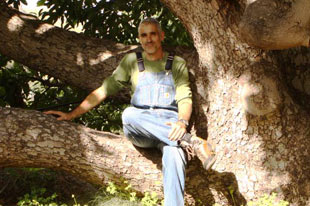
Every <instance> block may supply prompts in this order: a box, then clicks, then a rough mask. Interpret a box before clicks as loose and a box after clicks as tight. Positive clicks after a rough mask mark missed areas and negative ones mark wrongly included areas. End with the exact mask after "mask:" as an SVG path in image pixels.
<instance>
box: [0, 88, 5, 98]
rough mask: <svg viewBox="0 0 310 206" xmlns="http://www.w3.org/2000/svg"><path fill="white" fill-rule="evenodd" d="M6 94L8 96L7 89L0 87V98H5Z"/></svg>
mask: <svg viewBox="0 0 310 206" xmlns="http://www.w3.org/2000/svg"><path fill="white" fill-rule="evenodd" d="M5 94H6V91H5V88H4V87H0V97H3V96H5Z"/></svg>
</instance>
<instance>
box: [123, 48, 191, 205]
mask: <svg viewBox="0 0 310 206" xmlns="http://www.w3.org/2000/svg"><path fill="white" fill-rule="evenodd" d="M140 55H141V54H140ZM137 57H138V64H140V65H139V76H138V84H137V86H136V89H135V92H134V94H133V96H132V98H131V104H132V106H131V107H128V108H126V109H125V110H124V112H123V115H122V120H123V129H124V134H125V136H126V137H127V138H128V139H129V140H130V141H131V142H132V143H133V144H134V145H136V146H138V147H142V148H152V147H157V148H159V149H160V150H161V151H162V153H163V156H162V165H163V177H164V181H163V184H164V198H165V200H164V201H165V206H182V205H184V186H185V167H186V159H185V154H184V151H183V150H182V149H181V148H180V147H179V146H178V144H177V142H176V141H171V140H169V139H168V134H169V132H170V130H171V126H168V125H166V123H167V122H176V121H178V113H177V104H176V102H175V85H174V80H173V76H172V72H171V71H170V70H171V69H169V68H168V70H167V69H166V71H162V72H147V71H145V70H144V66H143V67H141V59H142V57H141V56H138V55H137ZM139 57H140V58H139ZM169 58H170V60H171V56H169V57H168V61H169ZM172 60H173V56H172ZM170 63H171V64H172V61H171V62H170ZM142 64H143V59H142ZM167 64H168V62H167ZM168 67H169V66H168ZM170 67H171V65H170ZM166 68H167V65H166Z"/></svg>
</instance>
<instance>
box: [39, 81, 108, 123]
mask: <svg viewBox="0 0 310 206" xmlns="http://www.w3.org/2000/svg"><path fill="white" fill-rule="evenodd" d="M106 97H107V96H106V94H105V89H104V87H103V86H101V87H99V88H97V89H95V90H94V91H93V92H91V93H90V94H89V95H88V96H87V97H86V98H85V99H84V100H83V102H82V103H81V104H80V105H79V106H78V107H76V108H75V109H74V110H73V111H71V112H69V113H65V112H61V111H54V110H50V111H47V112H44V113H45V114H56V115H58V116H59V117H58V118H57V120H71V119H74V118H76V117H78V116H80V115H82V114H84V113H86V112H88V111H89V110H91V109H92V108H94V107H95V106H97V105H98V104H99V103H101V102H102V101H104V100H105V99H106Z"/></svg>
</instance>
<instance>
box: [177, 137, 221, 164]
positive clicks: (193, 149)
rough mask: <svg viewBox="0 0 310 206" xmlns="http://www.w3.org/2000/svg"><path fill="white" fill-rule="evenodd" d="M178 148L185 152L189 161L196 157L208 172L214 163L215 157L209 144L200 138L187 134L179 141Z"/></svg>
mask: <svg viewBox="0 0 310 206" xmlns="http://www.w3.org/2000/svg"><path fill="white" fill-rule="evenodd" d="M180 146H181V147H182V148H183V149H184V150H185V151H186V153H187V155H188V159H189V160H190V159H191V158H192V157H193V156H195V155H196V156H197V157H198V159H199V160H200V161H201V162H202V166H203V168H204V169H205V170H209V169H210V168H211V167H212V166H213V164H214V163H215V160H216V156H215V153H214V151H213V148H212V146H211V144H209V143H208V142H207V141H206V140H204V139H202V138H200V137H197V136H192V135H191V134H189V133H187V134H185V135H184V136H183V138H182V140H180Z"/></svg>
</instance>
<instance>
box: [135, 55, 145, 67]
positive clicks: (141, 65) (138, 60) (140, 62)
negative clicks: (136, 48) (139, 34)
mask: <svg viewBox="0 0 310 206" xmlns="http://www.w3.org/2000/svg"><path fill="white" fill-rule="evenodd" d="M136 56H137V62H138V68H139V72H143V71H144V70H145V68H144V63H143V58H142V53H141V52H136Z"/></svg>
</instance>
